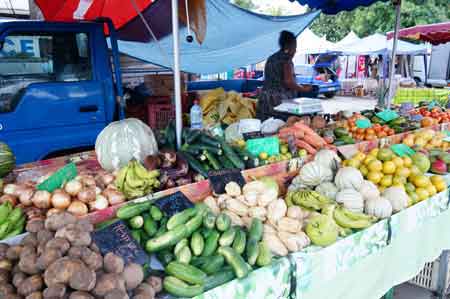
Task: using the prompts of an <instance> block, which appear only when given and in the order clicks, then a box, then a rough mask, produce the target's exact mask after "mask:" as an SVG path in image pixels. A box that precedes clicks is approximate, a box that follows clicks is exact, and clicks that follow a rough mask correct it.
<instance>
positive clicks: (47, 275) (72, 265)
mask: <svg viewBox="0 0 450 299" xmlns="http://www.w3.org/2000/svg"><path fill="white" fill-rule="evenodd" d="M81 267H85V266H84V264H83V262H82V261H80V260H78V259H73V258H69V257H63V258H60V259H59V260H57V261H56V262H54V263H53V264H51V265H50V266H49V267H48V268H47V270H45V272H44V280H45V284H46V285H47V286H53V285H55V284H67V283H69V281H70V278H71V277H72V275H73V273H75V272H77V271H79V270H80V268H81Z"/></svg>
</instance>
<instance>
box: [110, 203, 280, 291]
mask: <svg viewBox="0 0 450 299" xmlns="http://www.w3.org/2000/svg"><path fill="white" fill-rule="evenodd" d="M117 216H118V217H119V218H122V219H125V220H129V225H130V227H132V228H133V229H134V230H133V234H134V235H135V236H136V238H140V241H141V242H145V249H146V250H147V252H148V253H150V254H153V253H155V254H156V255H157V257H158V259H159V260H160V261H161V263H162V264H163V265H164V267H165V268H164V271H165V274H166V275H167V276H166V277H165V278H164V282H163V286H164V289H165V290H166V291H167V292H168V293H169V294H172V295H175V296H179V297H194V296H197V295H200V294H201V293H203V292H205V291H207V290H210V289H212V288H215V287H216V286H219V285H222V284H224V283H226V282H228V281H230V280H232V279H234V278H235V277H236V278H243V277H246V276H247V275H248V273H249V272H250V271H251V270H252V268H253V267H263V266H266V265H269V264H270V263H271V261H272V255H271V252H270V250H269V248H268V247H267V245H266V243H265V242H264V241H262V235H263V225H262V223H261V221H259V220H258V219H253V220H252V222H251V224H250V228H249V229H248V230H247V229H245V228H244V227H241V226H233V225H232V224H231V218H230V217H229V216H228V215H227V214H225V213H220V214H218V215H217V216H216V215H215V214H214V213H213V212H212V211H210V209H209V208H208V207H207V206H206V205H205V204H197V205H196V206H194V207H192V208H187V209H185V210H183V211H182V212H179V213H176V214H175V215H173V216H171V217H170V218H168V219H167V218H166V217H165V216H164V215H163V213H162V212H161V211H159V210H156V209H155V207H154V206H152V205H151V204H150V203H146V202H144V203H139V204H130V205H127V206H124V207H122V208H120V209H119V211H118V212H117ZM138 230H140V231H138ZM143 235H144V236H145V238H147V237H149V239H142V236H143ZM145 240H146V241H145Z"/></svg>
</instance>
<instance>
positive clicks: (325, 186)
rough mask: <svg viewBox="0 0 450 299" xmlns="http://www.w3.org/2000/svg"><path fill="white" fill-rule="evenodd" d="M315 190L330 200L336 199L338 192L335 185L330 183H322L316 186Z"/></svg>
mask: <svg viewBox="0 0 450 299" xmlns="http://www.w3.org/2000/svg"><path fill="white" fill-rule="evenodd" d="M315 190H316V191H317V192H319V193H320V194H322V195H325V196H326V197H328V198H329V199H332V200H335V199H336V194H337V193H338V191H339V190H338V188H337V187H336V185H335V184H334V183H332V182H324V183H322V184H320V185H319V186H317V187H316V189H315Z"/></svg>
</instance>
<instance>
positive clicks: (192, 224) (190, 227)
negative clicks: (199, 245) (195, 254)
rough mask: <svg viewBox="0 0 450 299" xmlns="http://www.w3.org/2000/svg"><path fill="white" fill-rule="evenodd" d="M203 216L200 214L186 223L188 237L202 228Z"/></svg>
mask: <svg viewBox="0 0 450 299" xmlns="http://www.w3.org/2000/svg"><path fill="white" fill-rule="evenodd" d="M203 215H204V213H201V212H199V213H197V215H196V216H195V217H194V218H192V219H191V220H189V221H188V222H186V224H185V226H186V230H187V235H188V236H190V235H192V234H193V233H194V232H195V231H196V230H198V229H199V228H200V226H202V223H203Z"/></svg>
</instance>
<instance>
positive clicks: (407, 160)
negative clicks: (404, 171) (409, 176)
mask: <svg viewBox="0 0 450 299" xmlns="http://www.w3.org/2000/svg"><path fill="white" fill-rule="evenodd" d="M412 164H413V163H412V160H411V158H410V157H408V156H405V157H403V165H404V166H405V167H411V165H412Z"/></svg>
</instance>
